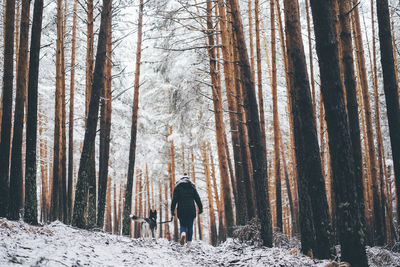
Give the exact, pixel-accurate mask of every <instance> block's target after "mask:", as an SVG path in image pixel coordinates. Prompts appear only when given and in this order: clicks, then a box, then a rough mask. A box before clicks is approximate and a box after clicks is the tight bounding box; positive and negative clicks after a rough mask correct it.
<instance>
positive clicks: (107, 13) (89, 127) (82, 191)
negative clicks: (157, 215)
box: [72, 0, 111, 228]
mask: <svg viewBox="0 0 400 267" xmlns="http://www.w3.org/2000/svg"><path fill="white" fill-rule="evenodd" d="M110 19H111V1H110V0H103V10H102V12H101V24H100V32H99V39H98V45H97V53H96V63H95V68H94V77H93V85H92V92H91V95H90V104H89V112H88V118H87V121H86V130H85V138H84V141H83V149H82V155H81V159H80V165H79V171H78V182H77V186H76V192H75V202H74V213H73V217H72V225H73V226H77V227H80V228H83V227H85V218H84V212H85V209H86V205H87V202H86V200H87V194H88V179H89V177H88V169H89V165H90V164H91V163H90V161H91V159H90V157H91V155H92V153H93V149H94V144H95V138H96V127H97V119H98V113H99V102H100V90H101V89H102V88H103V87H104V67H105V63H106V47H107V35H108V29H107V28H108V27H109V20H110Z"/></svg>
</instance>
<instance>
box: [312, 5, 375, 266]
mask: <svg viewBox="0 0 400 267" xmlns="http://www.w3.org/2000/svg"><path fill="white" fill-rule="evenodd" d="M331 8H332V0H329V1H318V0H311V9H312V14H313V20H314V31H315V38H316V46H317V55H318V58H319V66H320V74H321V82H322V83H321V88H322V90H321V91H322V92H321V93H322V96H323V99H324V107H325V114H326V115H325V116H326V121H327V126H328V134H329V151H330V156H331V164H332V173H333V185H334V193H335V202H336V215H337V227H338V233H339V240H340V245H341V253H342V260H344V261H347V262H349V263H350V264H351V265H352V266H368V261H367V257H366V253H365V240H364V233H363V230H362V222H361V214H359V205H360V203H358V202H357V199H358V197H357V189H356V181H355V180H356V178H355V165H354V159H353V156H352V155H353V151H352V144H351V139H350V132H349V125H348V122H347V118H346V108H345V103H344V95H343V88H342V82H341V78H340V67H339V57H338V44H337V43H338V40H337V39H336V34H335V29H334V24H333V18H332V10H331ZM355 200H356V201H355Z"/></svg>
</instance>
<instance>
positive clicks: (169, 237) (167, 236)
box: [164, 184, 171, 240]
mask: <svg viewBox="0 0 400 267" xmlns="http://www.w3.org/2000/svg"><path fill="white" fill-rule="evenodd" d="M164 189H165V190H164V198H165V200H166V201H167V199H168V184H165V185H164ZM169 219H170V218H169V207H168V204H167V203H166V205H165V220H166V221H169ZM165 238H166V239H168V240H171V233H170V232H169V223H166V224H165Z"/></svg>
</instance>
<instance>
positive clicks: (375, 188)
mask: <svg viewBox="0 0 400 267" xmlns="http://www.w3.org/2000/svg"><path fill="white" fill-rule="evenodd" d="M356 3H357V1H353V4H356ZM354 22H355V24H354V27H355V32H356V36H355V42H356V48H357V55H358V56H357V60H358V70H359V72H360V78H361V79H360V82H361V89H362V93H363V102H364V113H365V120H366V126H367V140H368V153H369V158H368V159H369V165H370V167H371V180H372V196H373V220H374V229H375V236H374V240H375V242H376V244H377V245H383V243H384V235H385V231H384V214H382V210H381V200H380V198H379V185H378V175H377V169H376V167H377V166H376V153H375V139H374V135H373V128H372V115H371V103H370V98H369V91H368V78H367V70H366V64H365V56H364V47H363V41H362V35H361V26H360V17H359V10H358V7H356V8H355V9H354Z"/></svg>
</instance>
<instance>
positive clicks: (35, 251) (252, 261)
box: [0, 219, 400, 267]
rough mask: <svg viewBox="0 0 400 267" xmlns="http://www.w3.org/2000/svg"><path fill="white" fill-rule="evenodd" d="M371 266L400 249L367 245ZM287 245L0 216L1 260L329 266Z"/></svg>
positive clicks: (393, 262)
mask: <svg viewBox="0 0 400 267" xmlns="http://www.w3.org/2000/svg"><path fill="white" fill-rule="evenodd" d="M368 256H369V258H370V263H371V265H370V266H400V254H398V253H392V252H388V251H386V250H383V249H380V248H369V249H368ZM328 263H329V261H320V260H314V259H311V258H309V257H306V256H303V255H301V254H299V253H296V252H295V250H294V251H293V250H292V251H291V249H289V248H271V249H269V248H257V247H254V246H249V245H244V244H241V243H238V242H235V241H233V240H232V239H230V240H228V241H227V242H225V243H223V244H222V245H220V246H218V247H212V246H210V245H208V244H205V243H203V242H197V241H195V242H194V246H193V247H192V248H191V249H188V248H186V247H182V246H181V245H179V244H176V243H174V242H170V241H167V240H165V239H130V238H128V237H122V236H116V235H111V234H107V233H103V232H92V231H86V230H81V229H76V228H73V227H70V226H66V225H64V224H62V223H60V222H54V223H52V224H50V225H46V226H43V227H33V226H30V225H27V224H25V223H23V222H11V221H8V220H5V219H0V266H21V265H22V266H169V267H171V266H321V267H322V266H326V265H327V264H328Z"/></svg>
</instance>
